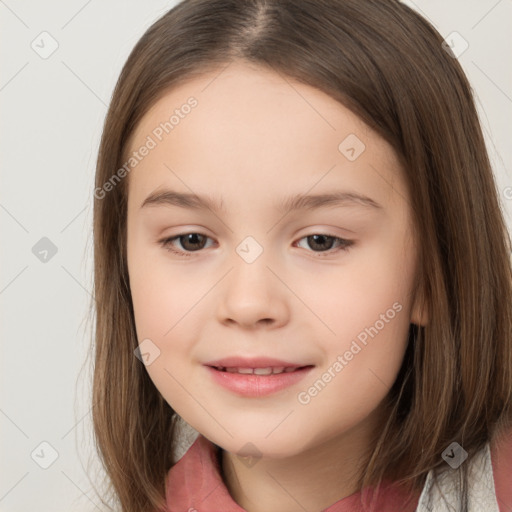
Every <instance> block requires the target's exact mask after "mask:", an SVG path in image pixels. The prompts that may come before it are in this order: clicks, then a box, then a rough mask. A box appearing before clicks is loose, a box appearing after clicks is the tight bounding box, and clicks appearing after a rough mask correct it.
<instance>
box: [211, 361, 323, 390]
mask: <svg viewBox="0 0 512 512" xmlns="http://www.w3.org/2000/svg"><path fill="white" fill-rule="evenodd" d="M206 368H207V370H208V371H209V372H210V374H211V376H212V378H213V380H214V381H215V382H216V383H217V384H219V385H221V386H222V387H224V388H226V389H229V390H230V391H232V392H233V393H236V394H238V395H241V396H246V397H262V396H267V395H271V394H272V393H277V392H278V391H281V390H282V389H285V388H288V387H290V386H293V385H294V384H297V382H299V381H300V380H302V379H303V378H304V377H305V376H306V375H307V374H308V373H309V372H310V371H311V370H312V369H313V366H307V367H305V368H301V369H300V370H295V371H293V372H288V373H286V372H283V373H278V374H271V375H255V374H253V373H252V374H251V373H250V374H242V373H231V372H223V371H219V370H216V369H215V368H212V367H211V366H207V367H206Z"/></svg>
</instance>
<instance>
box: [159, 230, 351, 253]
mask: <svg viewBox="0 0 512 512" xmlns="http://www.w3.org/2000/svg"><path fill="white" fill-rule="evenodd" d="M186 235H201V236H204V237H206V238H210V237H209V236H207V235H204V234H203V233H198V232H195V231H191V232H189V233H181V234H179V235H176V236H173V237H170V238H164V239H163V240H160V241H159V243H160V245H161V246H162V247H163V248H164V249H165V250H167V251H169V252H172V253H174V254H176V255H178V256H184V257H186V258H189V257H191V256H194V255H195V253H198V252H201V249H199V250H197V251H189V252H187V251H177V250H176V249H174V248H173V247H172V245H171V244H172V242H174V241H175V240H178V239H180V238H181V237H183V236H186ZM314 235H320V236H324V237H327V238H333V239H334V241H335V242H339V243H340V246H339V247H338V249H336V250H332V249H328V250H327V251H322V252H315V251H309V252H313V253H314V254H317V255H318V257H319V258H322V257H326V256H327V255H332V254H333V253H334V254H335V253H337V252H339V251H344V252H348V251H349V250H350V247H351V246H352V245H353V244H354V241H353V240H346V239H344V238H340V237H337V236H335V235H330V234H328V233H312V234H311V235H306V236H303V237H302V238H299V241H300V240H303V239H305V238H308V237H310V236H314ZM323 254H325V255H326V256H322V255H323Z"/></svg>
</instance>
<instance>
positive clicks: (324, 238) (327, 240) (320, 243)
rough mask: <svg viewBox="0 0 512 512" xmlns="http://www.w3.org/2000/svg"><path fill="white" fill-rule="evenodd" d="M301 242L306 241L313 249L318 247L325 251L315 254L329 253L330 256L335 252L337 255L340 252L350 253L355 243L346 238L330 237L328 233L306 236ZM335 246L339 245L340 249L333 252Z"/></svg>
mask: <svg viewBox="0 0 512 512" xmlns="http://www.w3.org/2000/svg"><path fill="white" fill-rule="evenodd" d="M300 240H306V241H307V243H308V245H309V246H310V247H312V248H315V247H316V248H320V249H324V250H320V251H313V252H320V253H325V252H327V253H328V254H332V253H333V252H335V253H336V252H338V251H348V249H349V247H350V246H351V245H353V243H354V242H353V241H352V240H345V239H344V238H339V237H337V236H334V235H328V234H327V233H316V234H314V235H308V236H305V237H304V238H301V239H300ZM300 240H299V242H300ZM335 244H337V245H338V249H337V250H334V251H331V249H332V247H333V245H335ZM319 257H323V256H322V255H320V256H319Z"/></svg>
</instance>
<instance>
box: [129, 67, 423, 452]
mask: <svg viewBox="0 0 512 512" xmlns="http://www.w3.org/2000/svg"><path fill="white" fill-rule="evenodd" d="M133 152H137V155H134V154H133ZM129 156H131V157H132V158H133V160H132V161H131V163H132V165H133V164H135V165H134V166H133V169H132V170H131V171H130V172H129V176H128V178H127V179H129V193H128V220H127V222H128V227H127V233H128V242H127V253H128V269H129V278H130V286H131V292H132V298H133V306H134V311H135V320H136V328H137V336H138V340H139V343H140V344H141V347H140V348H141V352H142V353H143V354H145V355H144V356H143V358H144V360H145V364H146V368H147V371H148V373H149V375H150V377H151V379H152V380H153V382H154V384H155V386H156V387H157V388H158V390H159V391H160V393H161V394H162V395H163V397H164V398H165V399H166V401H167V402H168V403H169V404H170V405H171V406H172V408H173V409H174V410H175V411H176V412H177V413H178V414H179V415H180V416H182V417H183V418H184V419H185V420H186V421H187V422H188V423H189V424H190V425H192V426H193V427H194V428H195V429H196V430H198V431H199V432H201V433H202V434H203V435H204V436H206V437H207V438H209V439H210V440H212V441H213V442H214V443H216V444H218V445H219V446H221V447H222V448H224V449H225V450H227V451H229V452H232V453H240V454H243V455H248V454H253V455H254V454H258V455H263V456H268V457H277V458H280V457H287V456H292V455H296V454H299V453H300V452H302V451H305V450H308V449H310V448H314V447H315V446H318V445H319V444H320V443H323V442H327V441H332V440H335V438H338V437H340V436H343V435H345V434H346V433H348V432H349V431H352V432H354V429H355V430H358V429H359V430H360V431H361V432H363V431H365V428H364V427H365V426H366V427H369V426H370V425H371V424H372V421H373V425H375V424H376V423H375V421H376V420H375V421H374V419H375V414H373V415H372V414H371V413H372V412H374V413H375V412H376V411H377V410H378V409H377V408H378V406H379V404H380V403H381V402H382V400H383V398H384V397H385V395H386V394H387V392H388V390H389V389H390V387H391V385H392V384H393V382H394V380H395V378H396V376H397V373H398V370H399V368H400V365H401V362H402V358H403V355H404V352H405V349H406V344H407V336H408V330H409V324H410V323H411V322H414V323H418V324H424V323H425V320H426V319H425V317H424V316H422V313H421V310H420V308H419V307H418V305H419V302H418V301H416V300H415V295H414V289H413V281H414V277H415V273H416V270H417V267H416V260H417V251H416V247H415V238H414V233H413V229H412V221H411V219H412V217H411V208H410V204H409V200H408V193H407V190H406V187H405V183H404V181H403V178H402V175H401V173H402V172H403V170H402V169H401V168H400V166H399V163H398V160H397V158H396V156H395V154H394V152H393V150H392V148H391V147H390V146H389V145H388V144H387V143H386V142H385V141H384V140H383V139H382V138H380V137H379V136H377V135H376V134H375V133H374V132H372V131H371V130H370V129H369V128H368V127H367V126H366V125H365V124H363V123H362V122H361V120H360V119H359V118H358V117H357V116H355V115H354V114H352V113H351V112H350V111H349V110H347V109H346V108H344V107H343V106H342V105H340V104H339V103H338V102H336V101H335V100H334V99H332V98H331V97H330V96H328V95H326V94H324V93H322V92H320V91H318V90H316V89H314V88H312V87H309V86H306V85H303V84H300V83H297V82H295V81H292V80H290V79H286V80H285V79H284V78H283V77H281V76H280V75H278V74H274V73H272V72H270V71H266V70H262V69H259V68H254V67H250V66H249V65H246V64H243V63H232V64H230V65H229V66H228V67H227V68H226V69H224V70H223V71H221V70H219V71H218V72H217V73H212V74H209V75H207V76H204V77H203V78H200V79H193V80H191V81H188V82H186V83H184V84H182V85H181V86H179V87H177V88H175V89H173V90H172V91H171V92H169V93H168V94H166V95H165V96H164V97H163V98H162V99H160V100H159V101H158V102H157V103H156V104H155V106H154V107H153V108H152V109H151V110H150V111H149V112H148V113H147V114H146V115H145V116H144V118H143V119H142V121H141V122H140V123H139V125H138V126H137V129H136V132H135V133H134V135H133V137H132V139H131V142H130V147H129ZM181 194H186V195H187V197H186V198H183V197H181V196H180V195H181ZM196 196H197V197H196ZM327 196H328V197H327ZM298 198H300V199H298ZM207 201H208V207H207V206H204V204H205V203H206V202H207ZM188 234H191V235H189V236H186V235H188ZM194 234H195V235H194ZM416 302H418V304H417V303H416ZM226 358H244V359H251V358H272V359H274V360H278V361H274V362H272V361H260V362H258V361H245V362H244V361H242V362H236V361H234V362H233V361H231V362H229V361H227V362H226V361H224V363H225V364H224V365H223V364H222V362H223V361H221V362H220V363H219V360H223V359H226ZM279 361H281V362H279ZM214 362H217V365H219V366H228V367H237V368H242V372H243V371H244V370H243V368H248V367H252V368H254V367H258V368H260V369H261V368H263V367H271V368H272V371H275V370H274V368H276V367H277V368H278V369H277V371H279V367H281V368H280V369H281V370H282V367H283V366H284V367H287V368H290V367H305V366H306V367H307V368H306V369H302V370H295V371H293V372H291V371H287V372H284V373H282V374H281V375H248V374H247V373H245V374H239V373H238V370H236V372H237V373H236V374H234V373H232V372H231V371H230V372H222V371H219V370H216V369H213V368H212V367H210V366H209V365H208V363H214ZM266 371H268V370H257V373H265V372H266ZM367 430H368V429H367ZM249 443H250V444H249ZM249 452H251V453H249Z"/></svg>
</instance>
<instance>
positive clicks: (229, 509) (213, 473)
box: [166, 434, 420, 512]
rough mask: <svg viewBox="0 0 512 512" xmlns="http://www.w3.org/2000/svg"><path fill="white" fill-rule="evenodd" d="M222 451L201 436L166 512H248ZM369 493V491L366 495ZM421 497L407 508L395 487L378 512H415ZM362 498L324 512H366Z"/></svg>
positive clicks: (384, 494)
mask: <svg viewBox="0 0 512 512" xmlns="http://www.w3.org/2000/svg"><path fill="white" fill-rule="evenodd" d="M219 454H220V448H219V447H218V446H217V445H215V444H213V443H212V442H211V441H210V440H208V439H207V438H205V437H204V436H203V435H201V434H199V436H198V437H197V439H196V440H195V441H194V442H193V443H192V445H191V446H190V448H189V449H188V451H187V452H186V453H185V455H183V457H182V458H181V459H180V460H179V461H178V462H177V463H176V464H175V465H174V466H173V467H172V468H171V469H170V470H169V473H168V476H167V487H166V499H167V509H166V512H219V511H220V510H222V511H223V512H246V511H245V509H243V508H241V507H240V506H239V505H238V504H237V503H236V502H235V501H234V500H233V498H232V497H231V496H230V494H229V491H228V489H227V487H226V485H225V484H224V481H223V480H222V476H221V469H220V459H219V458H218V456H219ZM363 492H365V491H363ZM419 494H420V493H418V495H417V496H414V498H413V499H411V500H410V501H409V502H408V503H407V507H404V504H405V501H406V495H404V493H403V492H400V490H399V489H398V488H397V487H396V486H393V485H387V486H385V487H383V488H382V491H381V492H380V493H379V501H378V503H377V504H376V505H375V510H377V511H378V512H397V511H400V512H414V510H415V509H416V505H417V502H418V498H419ZM360 498H361V494H360V493H355V494H352V495H350V496H347V497H346V498H343V499H341V500H339V501H337V502H336V503H334V504H333V505H331V506H330V507H328V508H326V509H324V511H323V512H363V509H362V506H361V500H360Z"/></svg>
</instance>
